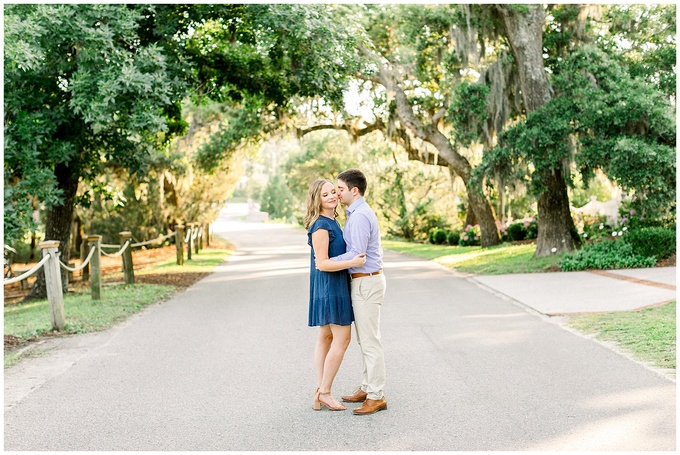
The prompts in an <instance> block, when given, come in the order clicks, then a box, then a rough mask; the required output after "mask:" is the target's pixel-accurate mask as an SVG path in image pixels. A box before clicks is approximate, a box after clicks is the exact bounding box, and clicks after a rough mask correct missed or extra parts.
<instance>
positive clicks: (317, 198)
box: [304, 179, 338, 229]
mask: <svg viewBox="0 0 680 455" xmlns="http://www.w3.org/2000/svg"><path fill="white" fill-rule="evenodd" d="M326 183H330V184H331V185H333V182H331V181H330V180H328V179H318V180H315V181H314V183H312V184H311V185H310V186H309V192H308V193H307V212H306V213H305V218H304V224H305V229H309V226H311V225H312V224H313V223H314V222H315V221H316V220H318V219H319V216H321V188H323V186H324V185H325V184H326ZM333 186H335V185H333ZM334 214H335V216H338V212H337V210H336V211H335V213H334Z"/></svg>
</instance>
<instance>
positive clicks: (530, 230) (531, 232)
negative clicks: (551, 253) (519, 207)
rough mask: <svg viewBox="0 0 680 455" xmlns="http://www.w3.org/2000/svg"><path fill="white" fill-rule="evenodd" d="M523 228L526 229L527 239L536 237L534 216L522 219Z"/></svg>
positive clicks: (536, 224)
mask: <svg viewBox="0 0 680 455" xmlns="http://www.w3.org/2000/svg"><path fill="white" fill-rule="evenodd" d="M524 228H525V229H526V230H527V238H528V239H535V238H536V237H538V222H537V221H536V218H529V219H528V220H524Z"/></svg>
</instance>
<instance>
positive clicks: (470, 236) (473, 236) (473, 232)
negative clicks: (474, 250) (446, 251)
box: [458, 224, 482, 246]
mask: <svg viewBox="0 0 680 455" xmlns="http://www.w3.org/2000/svg"><path fill="white" fill-rule="evenodd" d="M481 238H482V236H481V234H480V232H479V225H478V224H476V225H474V226H472V225H470V224H468V225H467V226H465V229H464V230H463V232H462V233H461V235H460V240H459V241H458V244H459V245H460V246H472V245H479V244H480V239H481Z"/></svg>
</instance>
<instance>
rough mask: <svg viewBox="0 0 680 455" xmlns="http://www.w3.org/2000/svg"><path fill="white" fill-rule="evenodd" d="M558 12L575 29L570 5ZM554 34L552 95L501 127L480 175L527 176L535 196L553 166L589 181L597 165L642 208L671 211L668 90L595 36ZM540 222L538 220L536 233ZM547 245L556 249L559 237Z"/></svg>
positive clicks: (652, 212) (663, 214) (656, 213)
mask: <svg viewBox="0 0 680 455" xmlns="http://www.w3.org/2000/svg"><path fill="white" fill-rule="evenodd" d="M555 12H557V11H553V13H555ZM555 16H556V17H559V18H560V20H561V21H562V27H560V29H561V30H562V33H564V31H568V30H569V29H572V30H573V29H574V27H573V25H574V22H573V19H575V18H576V16H577V15H576V14H573V9H572V12H571V14H570V12H569V10H568V9H567V10H566V11H562V12H560V14H559V15H557V14H556V15H555ZM569 16H571V18H572V19H571V21H572V22H571V24H570V23H569V21H570V19H569ZM551 42H553V43H556V45H555V46H551V47H550V50H551V52H552V54H549V57H550V58H549V59H548V60H549V61H550V70H551V71H550V72H551V74H552V78H551V89H552V90H553V95H552V97H551V99H550V100H549V101H548V102H546V103H545V104H543V105H542V106H540V107H538V108H536V109H534V110H533V111H531V112H529V113H528V114H527V116H526V118H525V119H524V120H522V121H520V122H519V123H517V124H516V125H514V126H512V127H511V128H509V129H507V130H506V131H505V132H504V133H503V134H502V135H501V137H500V141H499V146H498V147H497V148H495V149H494V151H493V152H492V153H491V154H489V155H487V156H485V159H484V162H483V163H482V165H481V166H480V167H479V168H478V169H477V171H478V172H479V176H478V178H481V176H482V175H489V174H494V173H498V172H500V173H503V174H505V175H506V176H508V177H509V178H511V179H513V180H515V181H527V180H528V181H529V182H530V189H531V191H532V193H533V194H535V195H538V196H539V204H540V201H541V197H543V195H545V194H551V191H550V187H547V184H546V178H545V176H546V175H550V174H551V173H552V174H553V175H555V174H556V173H555V172H554V170H555V169H559V170H561V173H562V175H564V176H565V178H564V180H565V183H566V184H572V183H573V177H572V174H573V173H580V174H581V175H580V178H581V180H583V181H585V182H588V181H589V180H590V179H591V178H592V177H593V175H594V171H595V170H597V169H600V170H602V171H604V173H605V174H606V175H607V176H608V177H609V178H610V179H612V180H614V181H615V182H616V183H617V184H618V185H620V186H621V187H622V189H623V190H625V191H629V192H632V193H633V194H634V197H635V200H634V206H635V208H636V209H637V210H638V211H639V213H644V214H645V216H648V217H649V216H653V217H658V218H671V217H673V218H674V214H673V213H674V210H675V185H676V178H675V165H674V163H675V121H674V109H673V107H672V106H671V105H670V103H669V98H668V96H667V95H666V94H665V93H663V92H662V91H660V90H658V89H657V88H656V87H654V86H653V85H651V84H649V83H648V82H646V81H645V80H644V79H643V78H641V77H632V75H631V73H632V74H636V71H634V70H632V71H631V69H630V68H626V67H625V66H624V61H623V60H621V59H619V58H617V57H614V58H611V57H609V56H608V55H607V52H605V51H603V50H601V49H599V48H598V46H597V43H596V41H595V40H588V39H583V40H573V39H564V37H560V36H552V37H551ZM583 42H588V44H583ZM560 48H561V50H560ZM547 182H548V184H549V182H550V180H547ZM546 187H547V188H548V189H547V190H546ZM539 209H540V205H539ZM539 223H540V212H539ZM540 229H541V225H540V224H539V236H540ZM550 246H551V245H550V244H548V245H546V248H547V247H550ZM552 248H555V250H556V251H559V244H557V243H554V244H553V245H552Z"/></svg>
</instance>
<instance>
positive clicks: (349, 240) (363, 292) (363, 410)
mask: <svg viewBox="0 0 680 455" xmlns="http://www.w3.org/2000/svg"><path fill="white" fill-rule="evenodd" d="M366 187H367V182H366V176H364V174H363V173H362V172H361V171H359V170H357V169H348V170H346V171H344V172H342V173H341V174H340V175H338V199H339V200H340V203H341V204H342V205H344V206H346V207H347V209H346V212H347V223H346V224H345V229H344V231H343V234H342V236H343V238H344V239H345V243H346V244H347V252H346V253H345V254H343V255H340V256H336V257H334V258H331V259H333V260H346V259H347V258H350V259H351V258H353V257H354V256H356V255H357V254H359V253H366V263H365V264H364V266H363V267H353V268H350V269H349V273H350V276H351V277H352V281H351V295H352V309H353V310H354V327H355V329H356V335H357V342H358V343H359V347H360V348H361V356H362V360H363V368H364V371H363V380H362V383H361V386H360V387H358V388H357V390H356V391H355V392H354V394H353V395H346V396H343V397H342V400H343V401H346V402H350V403H359V402H363V404H362V405H361V406H360V407H358V408H357V409H355V410H354V414H357V415H366V414H373V413H374V412H377V411H380V410H382V409H387V401H386V400H385V396H384V394H383V389H384V387H385V355H384V352H383V347H382V343H381V342H380V308H381V306H382V302H383V298H384V297H385V286H386V282H385V275H384V274H383V273H382V267H383V261H382V255H383V250H382V246H381V244H380V229H379V227H378V218H377V217H376V216H375V212H373V210H372V209H371V208H370V207H369V206H368V204H367V203H366V201H365V200H364V193H365V192H366Z"/></svg>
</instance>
